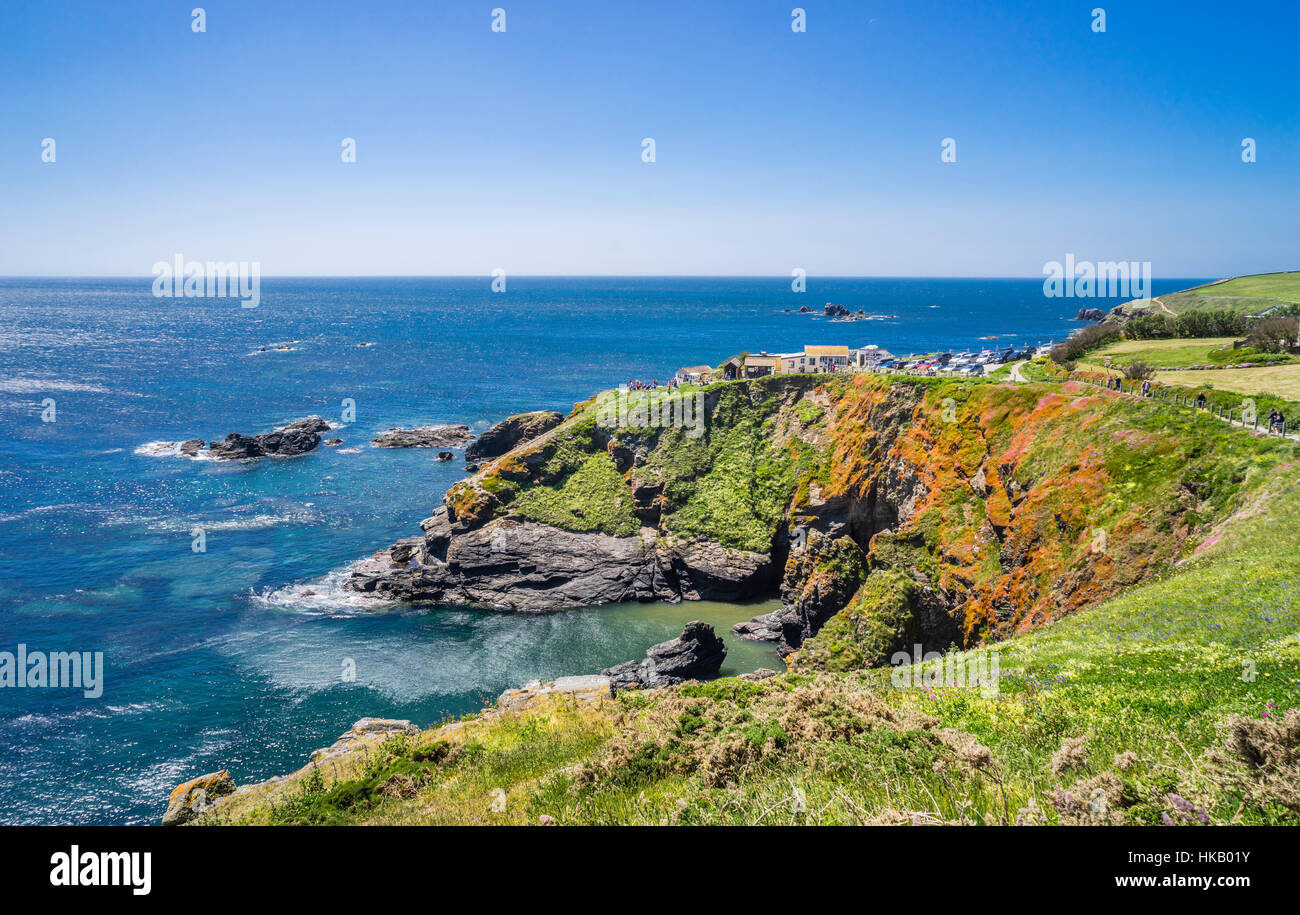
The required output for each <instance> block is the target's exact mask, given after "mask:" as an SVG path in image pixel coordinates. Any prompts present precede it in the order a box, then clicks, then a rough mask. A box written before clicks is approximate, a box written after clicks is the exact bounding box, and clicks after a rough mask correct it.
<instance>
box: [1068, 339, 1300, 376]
mask: <svg viewBox="0 0 1300 915" xmlns="http://www.w3.org/2000/svg"><path fill="white" fill-rule="evenodd" d="M1233 341H1234V338H1233V337H1204V338H1200V339H1172V340H1120V341H1117V342H1115V343H1111V344H1109V345H1107V346H1104V347H1102V348H1100V349H1098V350H1096V351H1095V352H1092V353H1089V354H1088V357H1087V359H1086V360H1084V361H1085V362H1086V363H1087V364H1088V365H1089V366H1091V367H1095V368H1097V369H1098V370H1101V369H1104V367H1105V366H1106V364H1107V363H1108V362H1109V363H1110V364H1111V365H1114V366H1116V367H1122V366H1126V365H1132V364H1133V363H1134V362H1145V363H1147V364H1148V365H1151V366H1154V367H1155V368H1159V369H1170V370H1175V371H1176V370H1178V369H1185V368H1187V367H1189V366H1193V365H1220V366H1230V365H1234V364H1237V363H1242V362H1251V363H1261V362H1267V363H1275V364H1282V363H1290V362H1297V361H1300V360H1297V359H1296V358H1295V357H1294V356H1287V355H1284V354H1281V353H1261V352H1260V351H1258V350H1255V349H1251V348H1249V347H1241V348H1240V349H1233V348H1232V344H1233Z"/></svg>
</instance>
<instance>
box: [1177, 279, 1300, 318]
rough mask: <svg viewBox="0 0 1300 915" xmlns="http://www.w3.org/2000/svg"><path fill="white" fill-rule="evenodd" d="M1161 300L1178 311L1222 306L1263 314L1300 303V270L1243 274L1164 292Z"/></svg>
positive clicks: (1209, 309) (1210, 308)
mask: <svg viewBox="0 0 1300 915" xmlns="http://www.w3.org/2000/svg"><path fill="white" fill-rule="evenodd" d="M1160 301H1161V302H1163V303H1164V304H1165V307H1166V308H1168V309H1169V310H1170V311H1172V312H1174V313H1175V314H1181V313H1183V312H1185V311H1216V310H1220V309H1223V310H1227V311H1232V312H1236V313H1238V314H1261V313H1263V312H1265V311H1267V310H1268V309H1270V308H1273V307H1275V306H1277V305H1286V304H1294V303H1300V271H1292V272H1288V273H1260V274H1256V275H1253V276H1239V277H1236V278H1234V279H1230V280H1225V281H1224V282H1221V283H1212V284H1207V285H1205V286H1197V287H1195V288H1193V289H1185V290H1183V291H1181V292H1175V293H1171V294H1169V295H1162V296H1160Z"/></svg>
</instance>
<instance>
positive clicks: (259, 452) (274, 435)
mask: <svg viewBox="0 0 1300 915" xmlns="http://www.w3.org/2000/svg"><path fill="white" fill-rule="evenodd" d="M329 430H330V424H329V423H327V422H326V421H325V420H323V419H321V418H320V417H319V416H311V417H308V418H307V419H303V420H299V421H298V422H295V423H290V424H289V425H287V426H284V427H283V428H280V429H276V430H275V431H274V432H266V433H264V434H262V435H243V434H242V433H239V432H232V433H230V434H229V435H227V436H226V437H225V438H224V439H222V440H221V441H218V442H210V443H209V444H208V453H209V454H210V455H211V456H212V457H214V458H216V459H218V460H223V461H240V460H248V459H250V458H260V457H294V456H296V455H299V454H306V453H307V452H308V451H312V450H313V449H315V447H316V446H317V445H319V444H320V442H321V433H322V432H328V431H329ZM197 441H198V440H197V439H192V440H191V441H188V442H184V443H182V444H181V453H182V454H187V453H191V452H189V451H187V450H186V449H187V448H190V449H192V450H193V452H197V451H198V447H196V446H195V442H197Z"/></svg>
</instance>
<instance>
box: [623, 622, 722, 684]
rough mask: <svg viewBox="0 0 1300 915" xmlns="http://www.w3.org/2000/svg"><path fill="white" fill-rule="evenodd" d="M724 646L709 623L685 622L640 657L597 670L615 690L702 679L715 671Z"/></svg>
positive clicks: (719, 663)
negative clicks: (675, 633) (678, 632)
mask: <svg viewBox="0 0 1300 915" xmlns="http://www.w3.org/2000/svg"><path fill="white" fill-rule="evenodd" d="M726 657H727V647H726V646H725V645H723V644H722V639H720V638H718V636H717V634H716V633H715V632H714V631H713V627H712V626H710V625H709V624H708V623H704V622H701V621H700V620H693V621H691V622H689V623H687V624H686V628H685V629H683V630H682V634H681V635H680V636H678V637H677V638H675V639H669V640H668V641H667V642H660V643H659V644H658V645H655V646H653V647H652V648H650V649H649V650H648V651H646V653H645V659H644V660H641V661H624V662H623V663H622V664H616V665H614V666H613V667H609V668H606V669H605V670H602V671H601V675H602V676H606V677H609V679H610V682H611V684H612V686H613V688H614V689H615V690H620V689H658V688H660V687H663V686H675V685H676V684H678V683H683V682H685V681H687V680H705V679H709V678H712V677H716V676H717V675H718V671H719V670H720V669H721V667H722V662H723V660H724V659H725V658H726Z"/></svg>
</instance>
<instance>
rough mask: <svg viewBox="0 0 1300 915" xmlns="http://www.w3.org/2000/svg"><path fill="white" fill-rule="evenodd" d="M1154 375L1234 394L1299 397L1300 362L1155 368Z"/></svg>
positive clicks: (1168, 381) (1179, 382)
mask: <svg viewBox="0 0 1300 915" xmlns="http://www.w3.org/2000/svg"><path fill="white" fill-rule="evenodd" d="M1156 379H1157V380H1158V381H1162V382H1164V383H1165V384H1173V385H1181V386H1184V387H1188V388H1196V387H1201V386H1209V387H1213V388H1215V389H1216V390H1220V391H1232V392H1233V393H1235V394H1245V395H1248V396H1249V395H1260V394H1274V395H1277V396H1278V397H1281V398H1283V399H1284V400H1290V401H1300V363H1293V364H1291V365H1267V366H1259V367H1258V368H1248V369H1210V370H1206V371H1195V372H1187V371H1183V372H1158V373H1157V374H1156Z"/></svg>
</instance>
